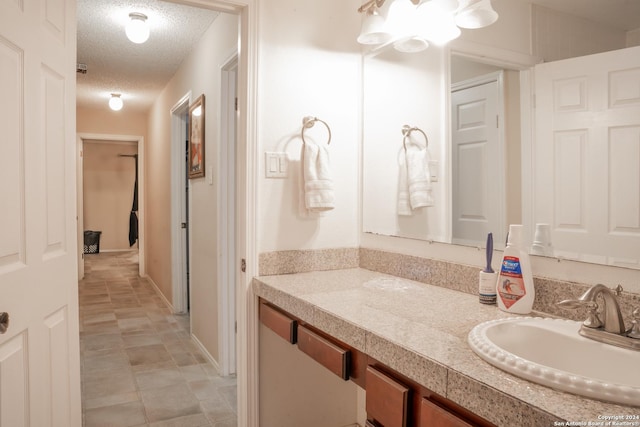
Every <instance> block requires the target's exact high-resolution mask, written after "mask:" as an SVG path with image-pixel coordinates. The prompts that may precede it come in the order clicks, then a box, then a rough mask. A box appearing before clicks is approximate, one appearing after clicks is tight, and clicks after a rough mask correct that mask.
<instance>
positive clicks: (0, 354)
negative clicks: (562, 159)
mask: <svg viewBox="0 0 640 427" xmlns="http://www.w3.org/2000/svg"><path fill="white" fill-rule="evenodd" d="M26 347H27V335H26V333H24V332H22V333H18V334H15V335H14V336H13V337H12V338H11V339H9V340H7V341H5V342H4V343H2V344H0V396H2V397H0V425H1V426H3V427H4V426H7V427H8V426H15V427H24V426H27V425H28V421H29V411H28V407H29V396H28V380H29V378H28V375H27V369H26V368H27V367H26V364H25V360H26V357H27V353H28V352H27V348H26Z"/></svg>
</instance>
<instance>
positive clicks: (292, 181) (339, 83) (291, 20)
mask: <svg viewBox="0 0 640 427" xmlns="http://www.w3.org/2000/svg"><path fill="white" fill-rule="evenodd" d="M264 3H266V4H267V5H268V6H265V7H261V8H260V16H259V25H258V27H259V40H260V52H259V58H258V63H259V70H258V79H259V81H258V85H259V87H258V117H259V123H258V153H257V156H258V159H259V166H260V171H259V173H258V197H259V207H258V212H257V213H256V215H257V222H258V230H257V239H258V242H257V247H258V251H259V252H267V251H274V250H288V249H322V248H331V247H355V246H357V245H358V234H359V225H358V224H359V211H358V206H359V198H360V197H359V191H358V190H359V189H358V181H359V168H358V164H359V162H360V160H359V156H360V152H359V147H360V139H361V135H360V130H361V116H360V102H361V101H360V94H361V87H362V84H361V76H362V67H361V63H362V57H361V49H362V48H361V46H360V45H358V43H357V42H356V38H357V36H358V33H359V31H360V15H359V14H358V13H357V9H358V7H359V6H360V4H361V3H362V2H361V1H360V0H347V1H345V0H331V1H326V0H325V1H298V0H269V1H265V2H264ZM305 116H316V117H318V118H319V119H322V120H324V121H326V122H327V124H328V125H329V126H330V127H331V132H332V139H331V144H330V146H329V155H330V159H331V176H332V179H333V184H334V196H335V208H334V209H333V210H331V211H328V212H325V213H324V214H323V215H322V216H306V215H305V213H304V211H302V210H301V209H300V206H301V205H302V204H303V202H302V201H301V195H300V181H301V173H300V171H301V165H300V159H301V155H300V153H301V149H302V140H301V137H300V132H301V130H302V119H303V117H305ZM305 135H306V136H307V137H309V138H311V139H314V140H316V141H318V142H319V143H324V141H325V140H326V139H325V138H326V137H327V136H326V135H327V133H326V130H325V129H324V126H322V125H321V124H319V125H317V126H314V128H312V129H309V130H308V131H306V132H305ZM266 151H276V152H286V153H287V154H288V156H289V160H290V163H289V176H288V177H287V178H284V179H271V178H265V172H264V164H265V161H264V158H265V152H266Z"/></svg>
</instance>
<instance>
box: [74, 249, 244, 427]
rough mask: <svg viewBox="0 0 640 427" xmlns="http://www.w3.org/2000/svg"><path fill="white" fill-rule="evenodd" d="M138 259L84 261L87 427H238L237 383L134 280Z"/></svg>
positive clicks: (119, 256)
mask: <svg viewBox="0 0 640 427" xmlns="http://www.w3.org/2000/svg"><path fill="white" fill-rule="evenodd" d="M137 262H138V259H137V253H136V252H117V253H100V254H87V255H85V278H84V279H83V280H81V281H80V282H79V298H80V349H81V362H82V415H83V420H84V426H85V427H130V426H131V427H143V426H144V427H204V426H210V427H236V425H237V415H236V414H237V406H236V379H235V377H221V376H220V375H218V373H217V372H216V370H215V368H214V367H213V366H212V365H211V364H210V363H208V362H207V360H206V359H205V358H204V357H203V355H202V354H201V352H200V351H199V349H198V347H197V346H196V345H195V344H194V343H193V342H192V341H191V339H190V335H189V317H188V316H178V315H172V314H171V312H170V310H169V309H168V308H167V306H166V305H165V304H164V302H163V301H162V299H161V298H160V297H159V295H158V294H157V293H156V291H155V289H154V288H153V286H152V285H151V284H150V283H149V282H148V281H146V280H145V279H141V278H140V277H139V276H138V263H137Z"/></svg>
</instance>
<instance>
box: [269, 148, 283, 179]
mask: <svg viewBox="0 0 640 427" xmlns="http://www.w3.org/2000/svg"><path fill="white" fill-rule="evenodd" d="M264 154H265V156H264V157H265V167H264V169H265V174H266V177H267V178H286V177H287V174H288V170H289V157H288V156H287V153H283V152H272V151H267V152H265V153H264Z"/></svg>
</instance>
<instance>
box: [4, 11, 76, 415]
mask: <svg viewBox="0 0 640 427" xmlns="http://www.w3.org/2000/svg"><path fill="white" fill-rule="evenodd" d="M75 52H76V6H75V1H73V0H46V1H45V0H5V1H2V2H0V94H2V96H0V132H1V133H2V140H1V142H0V200H1V202H0V203H1V204H2V207H1V208H0V312H6V313H8V315H9V327H8V329H7V331H6V333H4V334H2V335H0V426H2V427H23V426H34V427H36V426H37V427H40V426H42V427H49V426H59V427H69V426H72V427H79V426H80V425H81V411H80V360H79V344H78V337H79V335H78V295H77V284H78V282H77V271H78V270H77V258H76V255H77V252H76V251H77V241H76V235H77V234H76V166H75V165H76V163H75Z"/></svg>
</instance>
